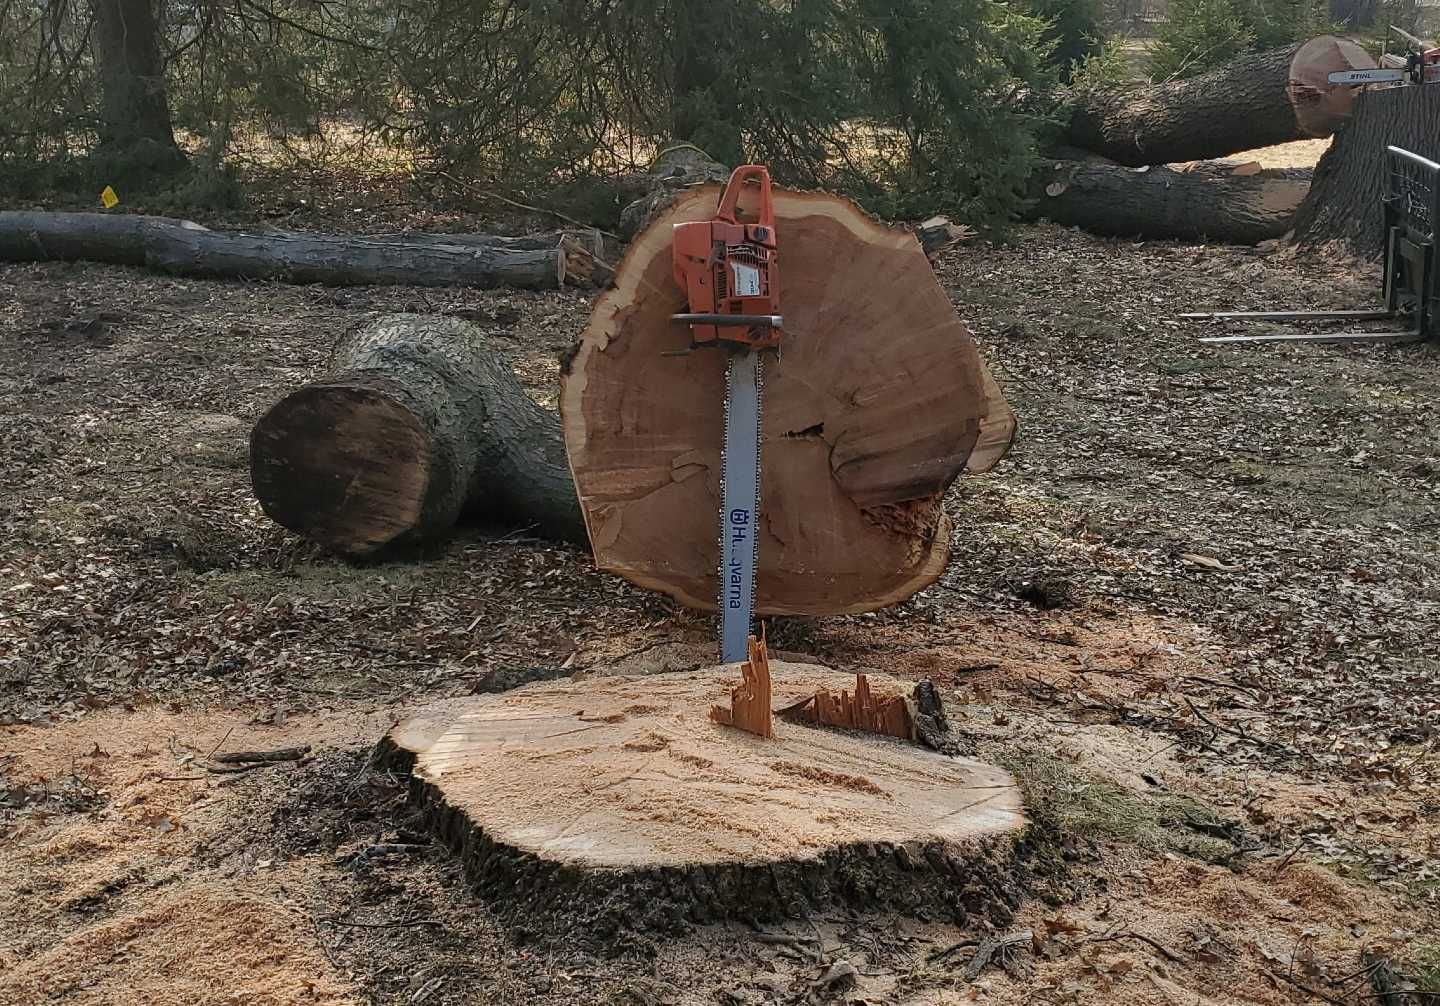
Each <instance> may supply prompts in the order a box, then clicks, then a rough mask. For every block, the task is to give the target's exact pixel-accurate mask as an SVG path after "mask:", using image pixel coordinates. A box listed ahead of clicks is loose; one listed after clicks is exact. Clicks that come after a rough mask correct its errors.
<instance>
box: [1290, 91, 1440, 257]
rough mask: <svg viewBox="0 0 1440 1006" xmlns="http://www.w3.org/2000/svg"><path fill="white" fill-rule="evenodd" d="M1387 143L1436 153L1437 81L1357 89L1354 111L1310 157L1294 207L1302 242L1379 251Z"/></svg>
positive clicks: (1439, 147)
mask: <svg viewBox="0 0 1440 1006" xmlns="http://www.w3.org/2000/svg"><path fill="white" fill-rule="evenodd" d="M1386 146H1396V147H1403V148H1405V149H1406V150H1410V151H1413V152H1414V153H1417V154H1419V155H1421V156H1422V157H1428V158H1430V159H1431V160H1432V161H1440V85H1436V84H1427V85H1425V86H1423V87H1416V86H1406V87H1388V88H1375V89H1370V90H1367V91H1366V92H1365V93H1364V94H1362V95H1361V96H1360V100H1359V101H1358V102H1357V104H1356V106H1355V116H1354V118H1352V119H1351V120H1350V123H1349V124H1348V125H1347V126H1346V127H1345V128H1344V129H1343V130H1341V131H1340V134H1339V135H1338V136H1336V137H1335V142H1334V143H1333V144H1332V145H1331V147H1330V149H1329V150H1327V151H1326V152H1325V155H1324V156H1323V157H1321V158H1320V163H1319V164H1318V165H1316V167H1315V181H1314V184H1312V185H1311V187H1310V194H1309V196H1308V197H1307V198H1306V199H1305V202H1304V203H1303V204H1302V205H1301V207H1300V211H1299V213H1297V214H1296V217H1295V238H1296V241H1297V242H1298V243H1299V244H1300V246H1301V247H1303V248H1316V247H1319V246H1323V245H1340V246H1343V247H1344V248H1346V249H1347V250H1349V251H1351V252H1353V253H1354V254H1356V255H1359V256H1361V257H1364V258H1369V259H1378V258H1380V257H1381V255H1382V254H1383V253H1384V243H1385V242H1384V234H1383V233H1382V231H1383V229H1384V225H1383V223H1382V220H1381V211H1380V200H1381V198H1382V197H1383V196H1384V194H1385V190H1386V178H1385V148H1386Z"/></svg>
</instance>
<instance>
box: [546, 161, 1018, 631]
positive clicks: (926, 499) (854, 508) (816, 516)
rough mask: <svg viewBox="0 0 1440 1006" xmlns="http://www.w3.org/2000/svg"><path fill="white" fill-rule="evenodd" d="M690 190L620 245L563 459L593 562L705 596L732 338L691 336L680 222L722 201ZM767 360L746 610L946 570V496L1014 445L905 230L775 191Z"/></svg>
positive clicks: (566, 412)
mask: <svg viewBox="0 0 1440 1006" xmlns="http://www.w3.org/2000/svg"><path fill="white" fill-rule="evenodd" d="M717 194H718V187H716V186H713V185H712V186H706V187H703V188H700V189H697V190H694V191H691V192H688V193H685V194H684V195H681V196H680V197H679V198H678V199H677V200H676V201H675V202H674V203H673V204H672V205H670V206H669V207H668V209H665V210H663V211H662V212H661V213H660V214H659V215H658V216H657V218H656V219H655V220H654V222H652V223H651V224H650V226H649V227H647V228H646V229H645V230H644V231H643V232H642V233H641V234H640V235H639V236H638V237H637V238H636V239H635V241H634V242H633V243H632V244H631V246H630V251H629V253H628V254H627V255H626V257H625V259H624V260H623V262H622V263H621V265H620V266H619V268H618V270H617V272H616V277H615V285H614V287H613V288H612V289H611V290H610V291H608V292H607V293H605V294H604V295H603V296H602V297H601V298H600V300H599V302H598V303H597V304H596V306H595V309H594V312H593V313H592V315H591V319H590V324H589V326H588V327H587V328H586V330H585V332H584V334H583V335H582V336H581V340H580V344H579V345H578V347H577V348H576V351H575V354H574V355H573V357H572V358H571V359H570V360H569V361H568V363H567V365H566V366H565V367H564V368H563V370H562V380H561V397H560V411H561V416H562V420H563V428H564V432H565V438H566V446H567V448H568V451H569V455H570V464H571V470H572V472H573V473H574V476H575V484H576V487H577V490H578V492H579V495H580V499H581V507H582V509H583V511H584V513H585V519H586V522H587V525H588V527H589V531H590V540H591V545H592V547H593V548H594V550H595V557H596V561H597V563H598V564H599V565H600V567H601V568H603V569H607V570H610V571H612V572H615V573H618V574H620V575H622V576H624V577H626V578H627V579H629V580H632V581H633V582H635V583H638V584H640V585H642V586H645V587H648V588H651V589H656V590H661V591H664V592H665V593H667V594H670V595H671V596H673V597H675V598H677V599H679V600H680V601H682V602H683V603H685V604H688V605H691V606H694V607H698V608H709V607H713V606H714V604H715V599H716V591H717V588H718V581H717V571H716V562H717V559H718V545H717V541H716V538H717V532H718V526H717V521H718V513H719V477H720V458H719V447H720V441H721V419H722V407H721V403H722V400H723V395H724V371H725V359H724V354H723V353H721V352H718V351H710V350H700V351H696V352H694V353H691V354H689V355H688V356H681V357H674V356H667V355H665V354H666V352H667V351H670V350H677V349H683V348H684V347H685V345H686V344H687V339H688V335H687V333H686V332H685V330H684V328H683V326H678V325H676V324H674V323H673V322H671V321H670V315H671V314H672V313H674V312H676V311H679V310H681V309H683V307H684V304H685V297H684V293H683V292H682V291H681V290H680V288H679V287H678V286H676V284H675V281H674V279H673V277H672V267H671V228H672V226H673V225H674V224H676V223H679V222H682V221H687V220H703V219H707V218H709V217H710V216H711V215H712V214H713V213H714V211H715V203H716V198H717ZM775 212H776V217H777V219H776V230H777V233H778V236H779V248H780V250H779V254H780V283H781V289H780V308H781V312H782V313H783V315H784V317H785V335H784V339H783V345H782V352H781V353H780V356H779V358H778V359H775V358H773V357H771V356H769V355H767V357H766V359H765V361H764V370H765V376H764V381H765V394H764V417H763V423H764V430H763V434H764V443H763V445H762V476H761V485H762V490H761V491H762V501H761V516H762V520H761V521H760V527H759V534H758V538H759V564H758V577H757V581H758V591H757V599H756V600H757V607H758V609H759V610H760V611H761V612H764V613H787V614H833V613H839V612H850V611H867V610H872V609H875V608H880V607H884V606H885V605H889V604H893V603H895V602H897V601H900V600H902V599H904V598H906V597H908V596H910V595H911V594H913V593H914V592H915V591H917V590H919V589H921V588H922V587H924V586H926V585H927V584H929V583H933V582H934V581H935V580H936V579H937V578H938V577H939V575H940V573H941V571H942V570H943V569H944V566H945V563H946V561H947V559H948V552H949V531H950V524H949V521H948V519H947V518H946V517H945V514H944V509H943V507H942V506H941V500H942V498H943V496H944V494H945V491H946V489H947V488H948V486H949V485H950V483H951V481H952V480H953V479H954V478H955V477H956V476H957V475H958V474H959V473H960V471H961V469H963V468H965V467H967V464H968V466H969V467H970V468H971V469H972V470H983V469H984V468H986V467H988V466H989V465H991V464H994V462H995V461H996V460H998V459H999V457H1000V456H1001V455H1003V454H1004V452H1005V449H1006V448H1007V447H1008V445H1009V442H1010V438H1011V435H1012V434H1013V431H1014V416H1013V414H1012V413H1011V412H1010V410H1009V407H1008V406H1007V405H1006V404H1005V402H1004V399H1003V398H1002V397H1001V395H1000V392H999V388H998V387H997V386H996V385H995V383H994V380H993V378H991V377H990V375H989V372H988V371H987V369H986V367H985V365H984V363H983V361H982V360H981V358H980V356H979V354H978V352H977V351H976V348H975V344H974V341H973V340H972V338H971V336H970V333H969V332H968V331H967V330H966V329H965V326H964V325H963V324H962V323H961V322H960V320H959V319H958V318H956V317H955V313H954V310H953V308H952V307H951V305H950V302H949V300H948V298H947V297H946V295H945V292H944V291H943V290H942V289H941V288H940V285H939V284H938V283H937V282H936V280H935V277H934V275H933V274H932V273H931V271H930V266H929V263H928V261H927V260H926V258H925V254H924V252H923V251H922V250H921V248H920V245H919V243H918V242H917V241H916V240H915V238H914V236H913V235H911V234H909V233H906V232H903V231H897V230H892V229H890V228H887V227H883V226H880V225H879V224H877V223H875V222H874V221H872V220H870V219H869V218H867V217H865V216H864V215H862V214H861V213H860V212H859V210H857V209H856V208H855V207H854V206H853V205H851V204H850V203H848V202H846V201H845V200H843V199H840V198H838V197H834V196H829V195H824V194H820V193H796V192H783V191H782V192H777V193H776V195H775Z"/></svg>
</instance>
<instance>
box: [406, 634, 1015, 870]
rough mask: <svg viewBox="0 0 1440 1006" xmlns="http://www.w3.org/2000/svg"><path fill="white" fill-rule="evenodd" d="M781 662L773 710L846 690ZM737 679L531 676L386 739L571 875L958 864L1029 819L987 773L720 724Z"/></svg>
mask: <svg viewBox="0 0 1440 1006" xmlns="http://www.w3.org/2000/svg"><path fill="white" fill-rule="evenodd" d="M771 671H772V681H773V688H774V696H773V699H774V705H775V706H776V707H783V706H785V705H789V704H790V703H792V702H795V701H796V700H798V699H800V698H803V697H804V696H806V695H808V694H814V692H815V691H816V690H817V689H819V688H828V689H830V690H831V691H833V692H835V693H836V694H838V692H839V690H840V689H842V688H852V687H853V686H854V678H853V676H849V675H845V674H841V673H838V672H835V671H830V670H827V669H825V668H820V667H815V666H811V665H802V664H789V663H784V662H778V661H776V662H772V663H771ZM737 680H738V672H737V671H736V669H735V667H733V666H731V667H725V668H717V669H712V670H708V671H702V672H699V673H696V674H693V675H683V676H682V675H666V676H664V677H643V678H623V677H610V678H590V679H586V680H580V681H566V682H559V683H548V684H543V685H532V686H529V687H526V688H522V689H520V690H518V691H514V692H509V693H505V694H502V695H492V696H477V697H474V698H472V699H467V700H463V701H460V702H457V703H456V704H454V705H453V706H450V707H449V709H448V712H449V715H448V716H447V717H436V716H435V715H434V713H433V711H432V712H431V713H429V714H428V716H429V718H428V719H426V720H425V721H423V722H422V723H420V725H419V726H417V727H415V728H408V727H406V726H403V725H402V726H401V727H400V728H397V731H395V732H393V733H392V735H391V742H392V743H393V744H395V745H396V746H407V745H408V746H409V747H410V748H412V749H417V750H416V752H415V763H414V772H415V775H416V777H417V778H418V779H420V780H422V781H423V783H424V784H425V785H426V786H427V787H428V788H429V789H430V790H431V791H432V794H433V795H434V798H435V799H436V800H438V801H440V802H441V803H443V805H444V806H445V807H446V808H447V811H448V812H453V813H458V814H459V815H460V816H462V817H463V818H464V819H465V820H466V821H467V822H468V824H467V827H468V828H469V829H471V830H473V831H476V832H479V833H483V834H484V835H485V836H486V837H487V839H488V841H490V842H492V843H497V844H499V845H502V846H505V847H508V848H511V849H514V850H517V851H518V852H520V853H522V854H524V855H525V856H527V857H534V858H536V859H539V860H542V861H545V862H547V863H550V864H552V865H555V866H559V867H565V868H579V869H585V870H612V871H642V872H643V871H653V870H656V869H672V870H673V869H690V868H694V867H705V868H712V867H731V866H743V867H751V866H759V865H766V866H768V865H773V864H776V863H792V864H804V863H816V862H820V861H822V860H825V859H827V858H831V859H833V858H834V857H836V856H837V855H839V854H841V853H843V852H844V851H845V850H847V849H855V848H860V847H866V848H869V849H872V850H873V848H874V847H876V846H879V847H882V848H899V847H902V846H904V847H911V848H928V849H931V850H938V851H942V852H943V853H944V855H955V856H960V857H962V858H963V857H964V855H965V854H966V850H975V849H981V848H984V847H987V846H988V845H990V844H993V840H995V839H997V838H999V839H1004V838H1007V837H1009V836H1012V835H1014V834H1016V833H1018V832H1019V831H1020V830H1021V829H1022V828H1023V827H1024V825H1025V815H1024V811H1023V807H1022V803H1021V798H1020V794H1019V791H1018V789H1017V788H1016V786H1015V784H1014V780H1013V779H1012V778H1011V777H1010V775H1009V774H1008V773H1006V772H1005V771H1004V770H1002V769H999V768H996V767H994V766H991V765H987V764H983V763H980V762H976V761H971V760H968V759H964V758H949V757H945V756H943V755H940V754H938V753H936V752H934V751H931V750H929V749H926V748H922V747H919V746H917V745H914V744H912V743H910V742H908V741H900V740H896V739H894V738H887V737H880V736H875V735H866V734H856V733H852V732H840V731H835V730H831V729H826V728H821V727H814V726H807V725H803V724H797V723H791V722H786V721H783V720H778V719H777V720H776V721H775V724H774V729H775V735H774V737H773V738H771V739H762V738H759V737H756V736H753V735H751V734H747V733H744V732H743V731H740V730H737V729H735V728H733V727H726V726H721V725H720V724H718V723H715V722H713V721H712V720H711V719H710V718H709V716H708V710H709V709H710V708H711V706H712V705H714V704H716V703H719V702H724V701H727V700H728V697H729V694H730V689H731V688H732V687H733V686H734V685H735V683H736V681H737ZM870 685H871V687H872V689H873V690H875V691H876V692H885V691H889V692H894V693H898V694H908V689H907V688H906V685H905V683H904V682H900V681H896V680H892V679H886V678H879V679H875V678H872V679H871V681H870ZM446 719H448V723H442V720H446ZM452 837H455V836H452Z"/></svg>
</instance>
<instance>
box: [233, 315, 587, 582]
mask: <svg viewBox="0 0 1440 1006" xmlns="http://www.w3.org/2000/svg"><path fill="white" fill-rule="evenodd" d="M250 479H251V484H252V485H253V487H254V490H255V496H256V498H257V499H259V501H260V505H261V506H262V507H263V508H264V510H265V513H266V514H268V515H269V516H270V517H271V518H272V519H273V520H275V521H277V522H278V523H280V524H283V525H284V526H285V527H287V528H289V529H290V530H292V531H294V532H295V533H296V534H299V535H302V536H303V537H306V538H309V539H311V540H313V541H317V542H320V543H321V544H323V545H326V546H327V547H329V548H332V549H334V550H335V551H337V552H341V553H343V554H345V555H351V556H361V555H367V554H369V553H371V552H374V551H375V550H377V549H379V548H381V547H382V546H385V545H387V544H390V543H392V542H404V543H415V542H422V541H427V540H430V539H434V538H436V537H439V536H441V535H444V534H445V533H447V532H448V531H449V530H450V528H451V526H452V525H453V524H454V523H455V521H456V519H457V518H458V517H459V516H460V515H461V514H462V513H466V514H469V515H472V516H476V517H481V518H485V519H490V520H496V521H504V522H506V523H507V524H508V525H509V526H511V527H524V528H528V529H533V531H534V533H535V534H537V535H540V536H543V537H548V538H555V539H559V540H563V541H573V542H581V543H583V542H584V540H585V537H584V536H585V527H584V522H583V521H582V519H581V517H580V511H579V508H578V506H577V504H576V500H575V490H574V488H573V485H572V483H571V481H570V473H569V471H568V470H567V468H566V465H565V452H564V447H563V445H562V444H561V440H560V431H559V423H558V420H557V418H556V416H555V414H554V413H552V412H550V411H548V410H547V409H545V408H543V407H541V406H540V405H538V404H536V403H535V402H534V401H532V400H531V399H530V398H529V397H528V396H527V395H526V394H525V392H524V390H523V389H522V388H521V387H520V384H519V382H517V381H516V380H515V375H514V373H513V372H512V371H511V369H510V365H509V363H508V362H507V361H506V360H505V358H504V357H503V356H500V355H498V354H497V353H496V352H495V351H494V350H493V349H491V348H490V347H488V346H487V345H486V343H485V341H484V338H483V336H482V335H481V334H480V332H479V330H478V329H476V328H475V327H474V326H473V325H470V324H468V323H467V322H463V321H460V320H458V319H455V318H440V317H429V316H423V315H392V316H390V317H386V318H381V319H379V320H378V321H375V322H373V323H371V324H370V325H368V326H366V327H364V328H362V329H360V330H358V331H357V332H355V333H353V334H352V335H351V336H349V337H348V338H346V339H345V340H344V341H343V342H342V343H341V344H340V346H339V347H338V348H337V349H336V352H335V356H334V360H333V363H332V373H331V375H330V376H328V377H326V378H323V379H321V380H320V381H318V382H316V383H314V384H309V385H306V386H305V387H303V388H301V389H300V390H299V391H296V392H294V393H292V394H290V395H288V396H286V397H285V398H284V399H282V400H281V401H280V402H279V403H278V404H276V405H275V406H273V407H272V408H271V409H270V410H269V411H268V412H266V413H265V415H263V416H261V417H260V420H259V422H257V423H256V424H255V428H254V430H253V431H252V433H251V435H250Z"/></svg>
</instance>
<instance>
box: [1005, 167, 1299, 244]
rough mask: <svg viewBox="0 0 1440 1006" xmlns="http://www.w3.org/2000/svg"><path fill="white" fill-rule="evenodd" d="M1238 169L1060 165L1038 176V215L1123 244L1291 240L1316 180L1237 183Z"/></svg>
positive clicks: (1291, 177) (1276, 177) (1278, 176)
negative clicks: (1131, 240) (1130, 240)
mask: <svg viewBox="0 0 1440 1006" xmlns="http://www.w3.org/2000/svg"><path fill="white" fill-rule="evenodd" d="M1235 169H1236V165H1196V166H1194V167H1193V168H1192V169H1190V170H1188V171H1177V170H1174V169H1172V168H1168V167H1165V166H1157V167H1152V168H1126V167H1120V166H1118V165H1110V164H1093V163H1084V164H1081V163H1077V162H1074V161H1055V162H1052V163H1051V165H1050V166H1049V167H1048V168H1047V169H1046V170H1044V171H1042V172H1039V173H1038V175H1037V178H1036V188H1037V194H1036V197H1035V202H1034V204H1033V207H1032V209H1031V213H1032V215H1033V216H1035V217H1040V218H1045V219H1049V220H1053V221H1055V222H1056V223H1060V224H1066V225H1069V226H1074V227H1080V228H1083V229H1084V230H1087V231H1090V232H1092V233H1095V234H1106V235H1114V236H1117V237H1146V238H1179V239H1183V240H1191V241H1218V242H1224V243H1227V244H1258V243H1259V242H1261V241H1265V240H1269V239H1270V238H1278V237H1281V236H1283V235H1284V234H1285V233H1286V232H1287V231H1289V230H1290V227H1291V224H1292V222H1293V220H1294V218H1295V211H1296V210H1297V209H1298V208H1299V206H1300V204H1301V202H1302V200H1304V198H1305V194H1306V192H1307V191H1309V188H1310V179H1309V172H1307V171H1302V170H1273V169H1272V170H1266V171H1261V172H1259V173H1258V174H1249V175H1245V174H1239V175H1237V174H1235V173H1234V172H1235ZM1041 185H1043V186H1044V188H1043V189H1041V188H1040V186H1041Z"/></svg>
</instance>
